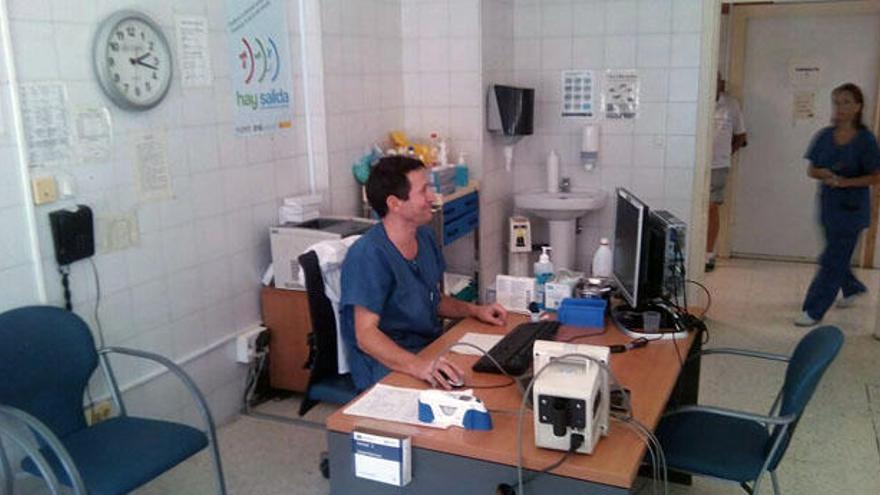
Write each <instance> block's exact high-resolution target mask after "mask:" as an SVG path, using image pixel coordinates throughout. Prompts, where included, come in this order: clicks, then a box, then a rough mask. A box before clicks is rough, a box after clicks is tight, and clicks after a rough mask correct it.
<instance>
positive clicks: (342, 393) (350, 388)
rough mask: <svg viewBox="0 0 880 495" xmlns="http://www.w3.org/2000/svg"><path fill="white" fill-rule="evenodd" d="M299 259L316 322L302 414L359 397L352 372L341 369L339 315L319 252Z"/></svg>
mask: <svg viewBox="0 0 880 495" xmlns="http://www.w3.org/2000/svg"><path fill="white" fill-rule="evenodd" d="M298 260H299V264H300V266H302V269H303V275H305V283H306V284H305V285H306V295H307V298H308V301H309V315H310V316H311V321H312V331H311V333H309V336H308V343H309V357H308V360H307V362H306V364H305V367H306V368H309V369H310V370H311V371H310V373H309V383H308V386H307V387H306V393H305V397H304V398H303V401H302V403H301V404H300V407H299V415H300V416H302V415H304V414H305V413H307V412H308V411H309V409H311V408H312V407H314V406H315V405H317V404H318V403H319V402H328V403H330V404H340V405H342V404H347V403H348V402H351V400H352V399H354V398H355V397H356V396H357V394H358V391H357V389H356V388H355V386H354V382H353V381H352V380H351V375H350V374H348V373H345V374H342V375H340V374H339V372H338V369H339V368H338V360H337V358H336V356H337V353H336V349H337V347H336V346H337V342H336V317H335V316H334V313H333V305H332V304H331V303H330V299H329V298H327V295H326V293H325V286H324V277H323V275H322V273H321V265H320V264H319V262H318V255H317V254H315V252H314V251H308V252H305V253H303V254H301V255H300V256H299V258H298Z"/></svg>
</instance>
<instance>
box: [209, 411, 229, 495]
mask: <svg viewBox="0 0 880 495" xmlns="http://www.w3.org/2000/svg"><path fill="white" fill-rule="evenodd" d="M213 426H214V425H211V433H210V438H211V457H212V458H213V460H214V472H215V473H216V475H217V493H219V494H220V495H226V480H225V479H223V465H222V464H221V461H220V448H219V447H218V446H217V434H216V432H214V428H213Z"/></svg>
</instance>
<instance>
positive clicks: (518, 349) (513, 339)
mask: <svg viewBox="0 0 880 495" xmlns="http://www.w3.org/2000/svg"><path fill="white" fill-rule="evenodd" d="M559 325H560V323H559V322H558V321H553V320H542V321H538V322H531V323H522V324H519V325H517V326H516V328H514V329H513V330H511V331H510V333H508V334H507V335H505V336H504V338H502V339H501V340H499V341H498V343H497V344H495V345H494V346H493V347H492V348H491V349H489V355H490V356H492V357H493V358H495V360H496V361H498V364H500V365H501V366H502V367H503V368H504V371H506V372H507V374H509V375H514V376H517V375H522V374H523V373H525V372H526V371H527V370H528V369H529V367H530V366H531V365H532V347H534V343H535V341H536V340H553V338H554V337H556V332H557V330H559ZM473 370H474V371H479V372H482V373H497V374H501V370H499V369H498V367H497V366H495V364H494V363H493V362H492V361H491V360H489V358H488V357H487V356H483V357H481V358H480V360H479V361H477V362H476V363H475V364H474V366H473Z"/></svg>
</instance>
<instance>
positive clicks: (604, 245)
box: [593, 237, 613, 278]
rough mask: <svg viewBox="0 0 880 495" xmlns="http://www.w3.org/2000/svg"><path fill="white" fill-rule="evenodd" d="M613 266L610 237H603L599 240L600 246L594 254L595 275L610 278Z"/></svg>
mask: <svg viewBox="0 0 880 495" xmlns="http://www.w3.org/2000/svg"><path fill="white" fill-rule="evenodd" d="M612 267H613V265H612V260H611V246H609V245H608V239H607V238H605V237H603V238H602V239H601V240H599V247H598V248H597V249H596V252H595V253H594V254H593V276H594V277H599V278H610V277H611V270H612Z"/></svg>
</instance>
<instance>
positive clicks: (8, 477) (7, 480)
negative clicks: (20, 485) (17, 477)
mask: <svg viewBox="0 0 880 495" xmlns="http://www.w3.org/2000/svg"><path fill="white" fill-rule="evenodd" d="M0 469H2V471H0V474H2V475H3V491H0V495H12V490H13V489H14V486H13V485H12V483H13V479H12V467H10V466H9V457H8V456H7V455H6V449H4V448H3V439H2V438H0Z"/></svg>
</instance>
